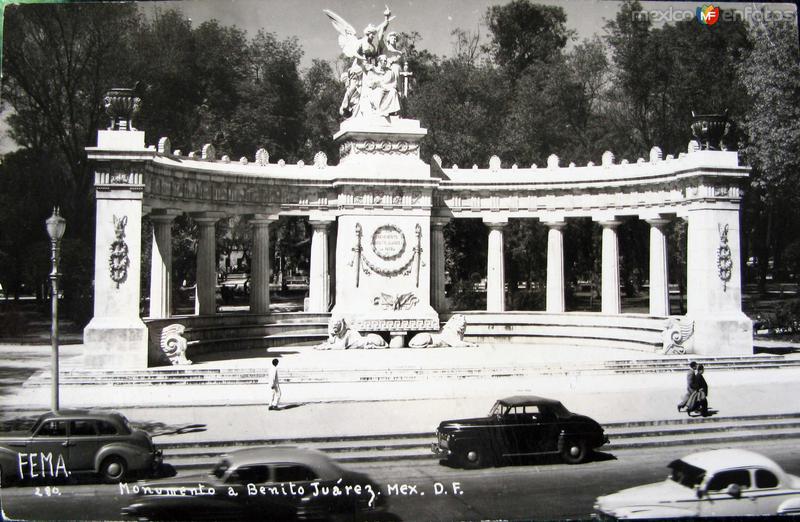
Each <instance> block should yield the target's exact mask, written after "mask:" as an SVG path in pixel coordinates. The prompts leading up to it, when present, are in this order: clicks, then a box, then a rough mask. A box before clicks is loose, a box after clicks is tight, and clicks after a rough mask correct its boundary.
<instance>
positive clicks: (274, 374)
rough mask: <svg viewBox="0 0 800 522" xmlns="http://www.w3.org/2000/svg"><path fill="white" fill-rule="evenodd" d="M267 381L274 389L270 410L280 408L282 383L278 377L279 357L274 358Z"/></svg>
mask: <svg viewBox="0 0 800 522" xmlns="http://www.w3.org/2000/svg"><path fill="white" fill-rule="evenodd" d="M267 383H268V384H269V387H270V389H272V399H271V400H270V402H269V409H270V410H277V409H278V402H280V400H281V384H280V379H279V378H278V359H272V366H271V367H270V369H269V372H268V373H267Z"/></svg>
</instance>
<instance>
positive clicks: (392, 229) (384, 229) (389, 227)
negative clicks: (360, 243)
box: [372, 225, 406, 261]
mask: <svg viewBox="0 0 800 522" xmlns="http://www.w3.org/2000/svg"><path fill="white" fill-rule="evenodd" d="M386 232H394V233H395V234H399V235H400V239H401V241H402V242H401V244H400V248H398V249H397V252H395V253H394V254H389V255H386V254H384V253H382V252H379V251H378V246H377V245H376V241H377V239H378V237H380V236H381V235H382V234H384V233H386ZM372 251H373V252H375V255H376V256H378V257H380V258H381V259H383V260H384V261H394V260H395V259H398V258H400V257H401V256H402V255H403V253H405V251H406V235H405V234H403V231H402V230H400V229H399V228H398V227H396V226H394V225H383V226H380V227H378V228H376V229H375V232H373V233H372Z"/></svg>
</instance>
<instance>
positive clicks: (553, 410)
mask: <svg viewBox="0 0 800 522" xmlns="http://www.w3.org/2000/svg"><path fill="white" fill-rule="evenodd" d="M436 435H437V441H436V442H434V443H433V444H432V447H431V450H432V451H433V452H434V453H435V454H437V455H439V456H440V457H443V458H444V459H446V460H447V461H448V463H452V464H456V465H459V466H463V467H465V468H480V467H484V466H490V465H493V464H496V463H499V462H501V461H502V460H504V459H507V458H511V457H524V456H533V455H546V454H559V455H561V458H562V459H563V460H564V461H565V462H568V463H570V464H578V463H581V462H584V461H585V460H586V459H587V458H588V457H589V455H590V454H591V452H592V451H593V450H594V449H596V448H599V447H600V446H602V445H603V444H605V443H607V442H608V437H607V436H606V435H605V433H604V431H603V428H602V426H600V424H598V423H597V422H596V421H594V420H592V419H591V418H589V417H587V416H585V415H578V414H577V413H572V412H571V411H569V410H568V409H567V408H565V407H564V405H563V404H561V403H560V402H559V401H556V400H553V399H545V398H542V397H536V396H533V395H517V396H514V397H507V398H505V399H500V400H499V401H497V402H496V403H495V405H494V406H493V407H492V409H491V411H490V412H489V415H488V416H487V417H478V418H473V419H459V420H448V421H444V422H442V423H441V424H439V428H438V430H437V433H436Z"/></svg>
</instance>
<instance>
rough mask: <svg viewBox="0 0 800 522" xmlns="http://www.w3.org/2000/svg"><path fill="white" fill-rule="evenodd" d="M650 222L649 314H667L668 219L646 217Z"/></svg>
mask: <svg viewBox="0 0 800 522" xmlns="http://www.w3.org/2000/svg"><path fill="white" fill-rule="evenodd" d="M647 222H648V223H649V224H650V315H657V316H664V317H666V316H668V315H669V277H668V273H669V272H668V268H667V267H668V263H667V237H666V236H665V235H664V228H665V227H666V226H667V225H668V224H669V220H668V219H659V218H655V219H648V220H647Z"/></svg>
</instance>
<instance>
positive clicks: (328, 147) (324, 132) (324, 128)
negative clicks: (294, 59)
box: [303, 60, 343, 163]
mask: <svg viewBox="0 0 800 522" xmlns="http://www.w3.org/2000/svg"><path fill="white" fill-rule="evenodd" d="M303 86H304V89H305V92H306V93H308V98H307V100H306V105H305V117H306V118H305V127H306V130H305V133H306V138H305V143H304V146H303V148H304V153H305V155H306V156H307V157H313V156H314V154H316V153H317V152H318V151H322V152H324V153H325V154H326V155H327V156H328V162H329V163H336V161H337V160H338V158H339V148H338V147H337V146H336V143H335V142H334V141H333V135H334V134H335V133H336V132H337V131H338V130H339V113H338V111H337V107H339V100H340V99H341V96H342V93H343V88H342V85H341V84H340V83H338V82H337V81H336V78H334V75H333V69H332V68H331V66H330V64H329V63H328V62H325V61H322V60H314V61H313V62H312V64H311V67H310V68H309V69H308V71H306V73H305V77H304V78H303Z"/></svg>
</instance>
